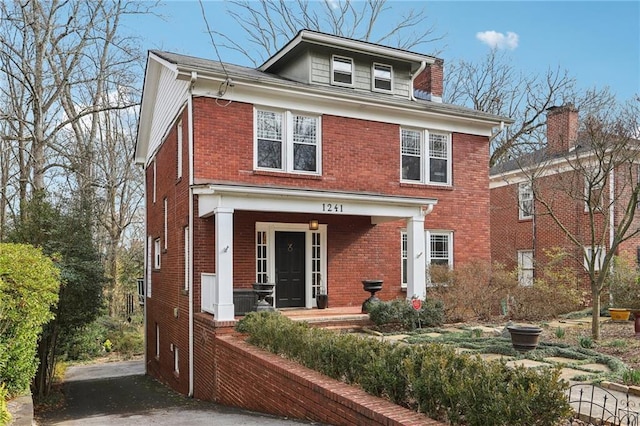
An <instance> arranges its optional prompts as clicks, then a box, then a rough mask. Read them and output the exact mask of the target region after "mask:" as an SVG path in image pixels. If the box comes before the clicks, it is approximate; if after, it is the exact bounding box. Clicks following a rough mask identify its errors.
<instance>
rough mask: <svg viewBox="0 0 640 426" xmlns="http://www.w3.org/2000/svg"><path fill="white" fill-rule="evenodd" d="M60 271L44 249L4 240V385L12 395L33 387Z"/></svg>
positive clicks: (0, 334) (0, 285) (0, 258)
mask: <svg viewBox="0 0 640 426" xmlns="http://www.w3.org/2000/svg"><path fill="white" fill-rule="evenodd" d="M59 287H60V272H59V270H58V269H57V268H56V266H55V265H54V264H53V261H52V260H51V259H49V258H48V257H46V256H45V255H44V254H43V253H42V250H40V249H36V248H34V247H33V246H30V245H26V244H8V243H4V244H0V388H2V387H6V389H7V390H8V392H9V395H15V394H18V393H20V392H23V391H25V390H26V389H28V388H29V385H30V383H31V380H32V379H33V377H34V375H35V373H36V369H37V367H38V358H37V356H36V348H37V345H38V337H39V335H40V333H41V331H42V327H43V324H45V323H46V322H47V321H49V320H50V319H52V318H53V312H52V311H51V307H52V306H54V305H55V304H56V303H57V301H58V289H59Z"/></svg>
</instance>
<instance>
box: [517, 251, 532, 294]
mask: <svg viewBox="0 0 640 426" xmlns="http://www.w3.org/2000/svg"><path fill="white" fill-rule="evenodd" d="M534 271H535V265H534V262H533V250H518V284H519V285H520V286H522V287H531V286H533V273H534Z"/></svg>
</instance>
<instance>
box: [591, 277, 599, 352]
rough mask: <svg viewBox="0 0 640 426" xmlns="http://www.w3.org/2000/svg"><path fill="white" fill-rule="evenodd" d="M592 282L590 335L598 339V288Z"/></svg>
mask: <svg viewBox="0 0 640 426" xmlns="http://www.w3.org/2000/svg"><path fill="white" fill-rule="evenodd" d="M597 287H598V286H595V285H593V284H592V286H591V294H592V297H593V300H592V302H591V305H592V306H593V311H592V312H591V337H592V338H593V340H600V289H599V288H597Z"/></svg>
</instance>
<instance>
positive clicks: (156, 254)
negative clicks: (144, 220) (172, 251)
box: [153, 238, 162, 269]
mask: <svg viewBox="0 0 640 426" xmlns="http://www.w3.org/2000/svg"><path fill="white" fill-rule="evenodd" d="M161 247H162V246H161V245H160V238H156V239H155V240H154V242H153V268H154V269H160V261H161V259H162V253H161V250H162V248H161Z"/></svg>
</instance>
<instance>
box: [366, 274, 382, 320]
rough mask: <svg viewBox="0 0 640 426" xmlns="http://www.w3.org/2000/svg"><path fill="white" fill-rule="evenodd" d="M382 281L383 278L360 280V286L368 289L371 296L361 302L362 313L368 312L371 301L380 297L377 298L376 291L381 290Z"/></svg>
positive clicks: (376, 300) (377, 300)
mask: <svg viewBox="0 0 640 426" xmlns="http://www.w3.org/2000/svg"><path fill="white" fill-rule="evenodd" d="M382 283H383V280H363V281H362V288H363V289H364V291H368V292H369V293H371V296H370V297H369V298H368V299H367V300H365V301H364V303H363V304H362V313H363V314H367V313H369V305H370V304H371V303H374V302H379V301H380V299H378V297H377V296H376V293H377V292H379V291H380V290H382Z"/></svg>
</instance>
